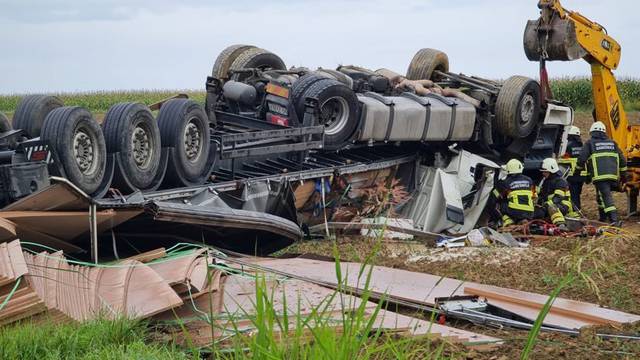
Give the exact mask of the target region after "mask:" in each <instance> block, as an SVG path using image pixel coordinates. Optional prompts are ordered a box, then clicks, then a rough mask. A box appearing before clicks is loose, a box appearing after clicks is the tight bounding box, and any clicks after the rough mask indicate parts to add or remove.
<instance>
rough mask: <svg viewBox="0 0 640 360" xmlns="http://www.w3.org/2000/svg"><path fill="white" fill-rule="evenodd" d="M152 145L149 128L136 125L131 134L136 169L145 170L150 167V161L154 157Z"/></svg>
mask: <svg viewBox="0 0 640 360" xmlns="http://www.w3.org/2000/svg"><path fill="white" fill-rule="evenodd" d="M153 145H154V143H153V138H152V137H151V134H150V131H149V128H148V127H147V126H144V125H143V124H138V125H137V126H136V127H135V128H134V129H133V132H132V133H131V150H132V153H133V161H134V162H135V164H136V166H137V167H138V168H140V169H146V168H148V167H149V166H150V165H151V159H152V158H153V156H154V151H153Z"/></svg>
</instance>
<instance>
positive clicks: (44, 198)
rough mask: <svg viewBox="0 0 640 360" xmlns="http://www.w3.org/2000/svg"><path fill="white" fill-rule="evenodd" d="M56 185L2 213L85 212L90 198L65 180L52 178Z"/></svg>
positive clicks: (5, 209)
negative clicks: (26, 211) (28, 211)
mask: <svg viewBox="0 0 640 360" xmlns="http://www.w3.org/2000/svg"><path fill="white" fill-rule="evenodd" d="M52 180H55V181H56V183H55V184H53V185H50V186H48V187H46V188H44V189H42V190H40V191H38V192H36V193H34V194H31V195H29V196H27V197H24V198H22V199H20V200H18V201H16V202H14V203H12V204H10V205H8V206H6V207H5V208H3V209H2V210H3V211H25V210H31V211H36V210H39V211H49V210H57V211H68V210H86V209H88V208H89V204H90V203H91V198H90V197H89V196H88V195H87V194H85V193H84V192H82V190H80V189H79V188H78V187H76V186H75V185H73V184H72V183H70V182H69V181H68V180H66V179H62V178H52Z"/></svg>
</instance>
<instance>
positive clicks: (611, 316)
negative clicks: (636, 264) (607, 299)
mask: <svg viewBox="0 0 640 360" xmlns="http://www.w3.org/2000/svg"><path fill="white" fill-rule="evenodd" d="M464 292H465V294H469V295H477V296H482V297H485V298H487V299H489V300H490V302H491V301H492V300H500V301H503V302H507V303H513V304H517V305H522V306H526V307H530V308H533V309H535V310H536V312H539V311H540V310H542V308H543V307H544V305H545V303H546V302H547V300H548V296H546V295H540V294H534V293H528V292H524V291H518V290H512V289H505V288H499V287H494V286H488V285H481V286H476V285H466V286H465V288H464ZM550 313H552V314H560V315H566V316H568V317H571V318H575V319H578V320H581V321H584V322H585V323H591V324H609V325H622V324H623V323H626V322H630V320H631V321H634V319H635V321H637V320H640V316H633V315H632V316H629V315H627V314H623V313H620V312H617V311H614V310H610V309H605V308H602V307H599V306H597V305H594V304H589V303H585V302H581V301H574V300H568V299H562V298H557V299H555V300H554V303H553V306H552V307H551V310H550Z"/></svg>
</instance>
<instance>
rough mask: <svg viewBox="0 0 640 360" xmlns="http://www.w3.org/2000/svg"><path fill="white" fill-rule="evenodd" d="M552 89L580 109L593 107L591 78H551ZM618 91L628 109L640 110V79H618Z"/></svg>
mask: <svg viewBox="0 0 640 360" xmlns="http://www.w3.org/2000/svg"><path fill="white" fill-rule="evenodd" d="M551 91H552V92H553V95H554V97H555V98H556V99H557V100H560V101H562V102H564V103H566V104H569V105H571V106H572V107H573V108H576V109H580V110H585V109H588V110H591V109H592V108H593V97H592V94H591V79H588V78H576V77H565V78H557V79H552V80H551ZM618 91H619V92H620V96H621V97H622V102H623V104H624V107H625V108H626V109H627V110H633V111H638V110H640V79H633V78H625V79H620V80H618Z"/></svg>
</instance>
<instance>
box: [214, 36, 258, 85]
mask: <svg viewBox="0 0 640 360" xmlns="http://www.w3.org/2000/svg"><path fill="white" fill-rule="evenodd" d="M255 48H256V47H255V46H253V45H243V44H237V45H231V46H227V47H226V48H225V49H224V50H222V52H221V53H220V54H219V55H218V57H217V58H216V61H215V62H214V63H213V69H212V70H211V76H213V77H214V78H216V79H222V80H227V79H229V74H228V72H229V69H230V68H231V64H233V62H234V61H235V60H236V58H238V56H240V54H242V53H243V52H245V51H247V50H249V49H255Z"/></svg>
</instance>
